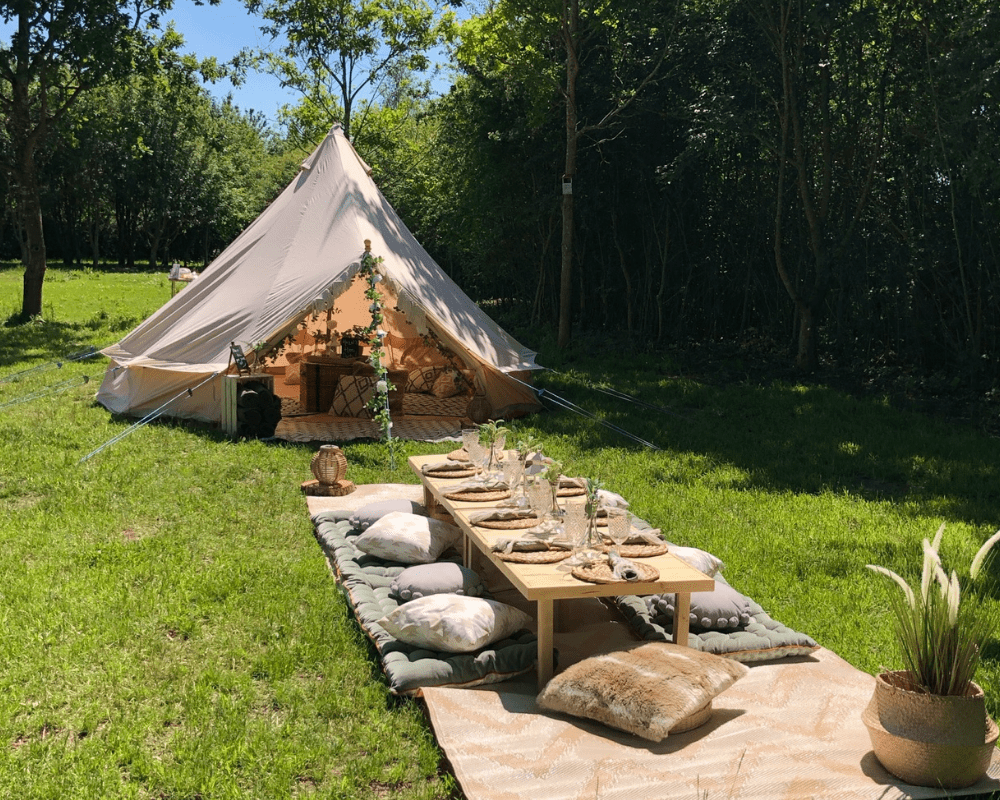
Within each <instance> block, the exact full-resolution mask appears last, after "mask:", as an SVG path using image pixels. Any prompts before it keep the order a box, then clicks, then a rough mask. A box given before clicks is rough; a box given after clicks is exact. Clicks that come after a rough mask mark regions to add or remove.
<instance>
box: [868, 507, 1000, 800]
mask: <svg viewBox="0 0 1000 800" xmlns="http://www.w3.org/2000/svg"><path fill="white" fill-rule="evenodd" d="M943 534H944V525H942V526H941V527H940V528H939V529H938V532H937V534H936V535H935V537H934V541H933V542H930V541H928V540H927V539H924V541H923V551H924V555H923V572H922V575H921V581H920V587H919V588H918V589H917V590H916V591H914V589H913V588H911V587H910V585H909V584H908V583H907V582H906V581H905V580H904V579H903V578H902V577H900V576H899V575H898V574H896V573H895V572H893V571H892V570H889V569H886V568H885V567H880V566H876V565H874V564H869V565H868V568H869V569H871V570H874V571H875V572H878V573H880V574H882V575H885V576H886V577H888V578H891V579H892V580H893V581H895V582H896V584H897V585H898V586H899V589H900V591H899V592H894V593H893V594H892V595H891V596H890V608H891V610H892V614H893V618H894V626H893V627H894V632H895V636H896V643H897V645H898V647H899V651H900V654H901V656H902V660H903V664H904V666H905V667H906V668H905V669H903V670H895V671H885V672H882V673H881V674H880V675H878V676H876V681H875V693H874V695H873V696H872V700H871V702H870V703H869V704H868V707H867V708H866V709H865V711H864V714H863V715H862V718H863V720H864V723H865V726H866V727H867V728H868V732H869V735H870V737H871V741H872V750H873V751H874V752H875V756H876V757H877V758H878V760H879V761H880V762H881V763H882V765H883V766H884V767H885V768H886V769H887V770H888V771H889V772H891V773H892V774H893V775H895V776H896V777H898V778H901V779H902V780H904V781H906V782H907V783H911V784H914V785H918V786H934V787H943V788H962V787H966V786H971V785H973V784H974V783H976V782H977V781H978V780H979V779H980V778H982V777H983V775H985V774H986V770H987V769H988V767H989V764H990V758H991V756H992V751H993V748H994V746H995V744H996V741H997V734H998V730H997V725H996V723H995V722H994V721H993V720H992V719H990V718H989V717H988V716H987V714H986V704H985V696H984V694H983V690H982V689H981V688H980V687H979V685H978V684H976V683H975V682H974V681H973V677H974V676H975V674H976V669H977V668H978V666H979V659H980V654H981V652H982V647H983V645H984V644H985V643H986V641H987V639H988V638H989V637H990V636H991V635H992V633H993V631H994V629H995V624H994V623H995V621H996V620H995V618H994V617H995V615H991V614H989V613H986V612H984V611H983V608H982V606H980V605H978V604H975V603H964V604H963V603H962V602H961V600H962V598H961V587H960V585H959V580H958V575H957V574H956V573H955V571H954V570H952V572H951V574H950V575H949V574H948V573H946V572H945V569H944V567H943V566H942V563H941V557H940V555H939V549H940V546H941V539H942V537H943ZM998 540H1000V531H997V533H996V534H994V535H993V536H992V537H991V538H990V539H989V540H988V541H987V542H986V543H985V544H984V545H983V546H982V547H981V548H980V549H979V552H978V553H977V554H976V556H975V558H973V560H972V565H971V567H970V569H969V574H970V577H971V578H972V580H973V581H975V580H976V579H977V578H978V576H979V574H980V572H981V570H982V566H983V562H984V560H985V558H986V556H987V554H988V553H989V552H990V549H991V548H992V547H993V545H994V544H995V543H996V542H997V541H998Z"/></svg>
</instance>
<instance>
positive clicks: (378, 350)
mask: <svg viewBox="0 0 1000 800" xmlns="http://www.w3.org/2000/svg"><path fill="white" fill-rule="evenodd" d="M382 262H383V259H382V256H377V257H376V256H373V255H372V254H371V250H369V249H368V242H367V241H366V242H365V252H364V254H363V255H362V256H361V276H362V277H363V278H364V279H365V280H366V281H367V282H368V287H367V288H366V289H365V297H366V298H367V299H368V300H369V301H370V304H369V306H368V310H369V311H370V312H371V315H372V321H371V324H370V325H368V326H367V327H365V328H362V330H361V331H360V334H361V336H362V338H363V339H364V340H365V341H367V342H368V346H369V356H368V361H369V362H370V363H371V365H372V368H373V369H374V370H375V390H374V391H373V392H372V396H371V399H369V401H368V405H367V407H368V409H369V410H370V411H371V413H372V417H373V418H374V419H375V421H376V422H378V424H379V427H380V428H381V430H382V436H383V437H385V438H386V439H387V440H391V439H392V416H391V414H390V413H389V392H390V391H392V390H393V389H395V388H396V387H395V386H393V385H392V383H391V382H390V381H389V370H388V369H387V368H386V366H385V364H384V362H383V359H384V358H385V350H384V349H383V347H382V339H383V338H384V337H385V331H383V330H381V328H380V326H381V325H382V323H383V322H385V314H384V313H383V309H384V304H383V299H382V292H380V291H379V288H378V284H379V283H380V282H381V280H382V276H381V275H380V274H379V272H378V267H379V265H380V264H382Z"/></svg>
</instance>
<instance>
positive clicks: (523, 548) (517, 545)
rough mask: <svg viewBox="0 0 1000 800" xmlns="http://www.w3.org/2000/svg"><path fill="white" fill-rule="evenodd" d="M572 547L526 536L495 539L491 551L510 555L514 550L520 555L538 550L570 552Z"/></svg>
mask: <svg viewBox="0 0 1000 800" xmlns="http://www.w3.org/2000/svg"><path fill="white" fill-rule="evenodd" d="M572 549H573V546H572V545H571V544H570V543H569V542H560V541H557V540H555V539H546V538H539V537H537V536H532V535H531V534H526V535H525V536H512V537H504V538H502V539H497V540H496V541H495V542H494V543H493V550H494V552H497V553H506V554H507V555H510V554H511V553H512V552H514V551H515V550H516V551H518V552H520V553H527V552H534V551H538V550H572Z"/></svg>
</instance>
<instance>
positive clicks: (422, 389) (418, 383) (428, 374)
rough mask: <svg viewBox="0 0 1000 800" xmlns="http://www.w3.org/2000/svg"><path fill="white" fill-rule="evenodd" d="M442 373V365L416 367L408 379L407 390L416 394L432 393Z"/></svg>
mask: <svg viewBox="0 0 1000 800" xmlns="http://www.w3.org/2000/svg"><path fill="white" fill-rule="evenodd" d="M441 373H442V368H441V367H416V368H414V369H411V370H410V372H409V377H408V378H407V381H406V391H407V392H414V393H416V394H430V392H431V389H433V388H434V382H435V381H436V380H437V379H438V376H439V375H440V374H441Z"/></svg>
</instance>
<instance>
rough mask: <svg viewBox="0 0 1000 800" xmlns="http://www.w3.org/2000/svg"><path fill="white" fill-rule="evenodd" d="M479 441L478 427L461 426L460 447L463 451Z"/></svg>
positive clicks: (467, 450) (466, 450)
mask: <svg viewBox="0 0 1000 800" xmlns="http://www.w3.org/2000/svg"><path fill="white" fill-rule="evenodd" d="M478 441H479V429H478V428H462V447H463V448H464V449H465V452H466V453H468V452H469V447H470V446H471V445H472V444H473V443H474V442H478Z"/></svg>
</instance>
